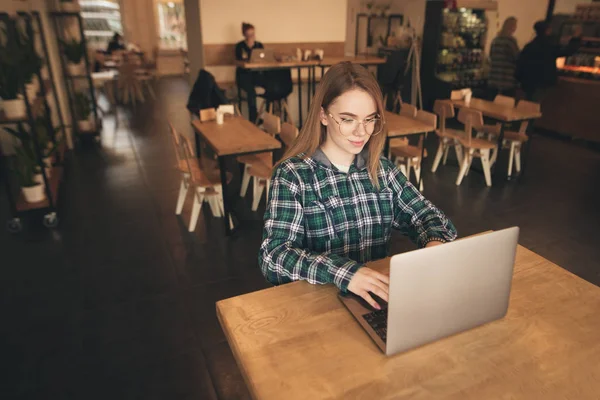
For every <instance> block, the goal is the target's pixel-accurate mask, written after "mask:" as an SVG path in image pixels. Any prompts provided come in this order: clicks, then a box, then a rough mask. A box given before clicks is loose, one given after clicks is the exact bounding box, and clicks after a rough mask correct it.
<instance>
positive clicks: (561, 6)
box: [554, 0, 592, 14]
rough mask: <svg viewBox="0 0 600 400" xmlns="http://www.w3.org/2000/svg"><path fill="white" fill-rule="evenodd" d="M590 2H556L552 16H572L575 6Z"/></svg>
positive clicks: (590, 0) (558, 0)
mask: <svg viewBox="0 0 600 400" xmlns="http://www.w3.org/2000/svg"><path fill="white" fill-rule="evenodd" d="M591 2H592V0H556V4H555V5H554V14H573V13H574V12H575V7H576V6H577V4H585V3H591Z"/></svg>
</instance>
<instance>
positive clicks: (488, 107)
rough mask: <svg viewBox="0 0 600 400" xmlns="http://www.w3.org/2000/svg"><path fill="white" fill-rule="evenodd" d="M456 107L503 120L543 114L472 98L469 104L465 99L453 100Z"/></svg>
mask: <svg viewBox="0 0 600 400" xmlns="http://www.w3.org/2000/svg"><path fill="white" fill-rule="evenodd" d="M451 102H452V104H453V105H454V107H456V108H463V107H467V108H470V109H473V110H477V111H481V113H482V114H483V116H484V117H490V118H494V119H497V120H498V121H503V122H513V121H523V120H527V119H536V118H540V117H541V116H542V113H540V112H531V111H523V110H519V109H517V108H515V107H506V106H502V105H500V104H496V103H494V102H493V101H488V100H482V99H471V102H470V103H469V105H468V106H467V105H466V104H465V102H464V100H452V101H451Z"/></svg>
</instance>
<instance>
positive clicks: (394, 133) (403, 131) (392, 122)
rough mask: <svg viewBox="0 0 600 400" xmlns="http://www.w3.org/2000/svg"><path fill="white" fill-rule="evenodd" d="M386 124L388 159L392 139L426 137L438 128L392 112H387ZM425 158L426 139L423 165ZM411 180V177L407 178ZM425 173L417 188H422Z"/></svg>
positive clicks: (422, 151) (421, 176) (386, 152)
mask: <svg viewBox="0 0 600 400" xmlns="http://www.w3.org/2000/svg"><path fill="white" fill-rule="evenodd" d="M384 115H385V123H386V127H387V131H388V134H387V138H386V139H385V147H384V154H385V155H386V157H387V154H388V152H389V148H390V139H393V138H397V137H402V136H408V135H419V136H420V135H426V134H427V133H428V132H433V131H435V129H436V127H435V126H431V125H428V124H426V123H425V122H423V121H419V120H418V119H416V118H411V117H407V116H404V115H399V114H396V113H393V112H391V111H387V110H386V111H385V114H384ZM424 157H425V139H424V138H423V148H422V150H421V163H422V162H423V159H424ZM409 175H410V174H409ZM407 178H408V179H409V180H410V176H408V177H407ZM422 180H423V173H421V174H420V176H419V179H418V180H417V182H416V183H417V187H420V186H421V181H422Z"/></svg>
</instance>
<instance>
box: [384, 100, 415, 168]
mask: <svg viewBox="0 0 600 400" xmlns="http://www.w3.org/2000/svg"><path fill="white" fill-rule="evenodd" d="M398 115H404V116H406V117H409V118H415V117H416V115H417V107H415V106H413V105H412V104H408V103H402V102H401V103H400V112H399V113H398ZM406 145H408V138H405V137H400V138H394V139H390V147H389V150H388V154H387V157H388V159H390V160H393V157H394V151H395V150H397V149H399V148H400V147H403V146H406Z"/></svg>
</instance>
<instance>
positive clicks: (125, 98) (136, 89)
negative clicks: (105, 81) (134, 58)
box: [117, 63, 145, 107]
mask: <svg viewBox="0 0 600 400" xmlns="http://www.w3.org/2000/svg"><path fill="white" fill-rule="evenodd" d="M136 69H137V66H136V65H134V64H130V63H123V64H122V65H121V66H120V67H119V76H118V78H117V91H118V96H119V99H120V100H121V101H122V102H123V103H124V104H128V103H129V102H130V101H131V103H132V104H133V106H134V107H135V105H136V103H137V102H138V101H140V102H141V103H143V102H144V101H145V98H144V94H143V92H142V85H141V82H140V80H139V79H138V77H137V74H136V72H135V71H136Z"/></svg>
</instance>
